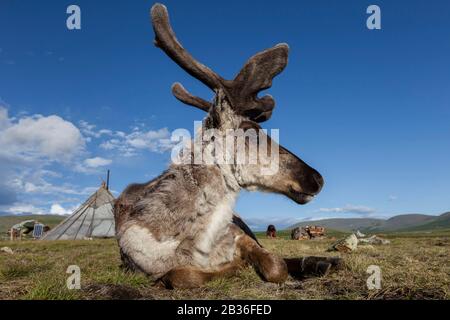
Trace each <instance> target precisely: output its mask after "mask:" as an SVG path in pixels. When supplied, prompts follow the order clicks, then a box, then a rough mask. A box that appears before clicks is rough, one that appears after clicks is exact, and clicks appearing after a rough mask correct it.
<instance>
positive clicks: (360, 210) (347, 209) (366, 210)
mask: <svg viewBox="0 0 450 320" xmlns="http://www.w3.org/2000/svg"><path fill="white" fill-rule="evenodd" d="M318 211H319V212H332V213H356V214H364V215H367V214H371V213H374V212H375V211H376V210H375V209H373V208H370V207H366V206H355V205H351V204H348V205H346V206H344V207H338V208H320V209H319V210H318Z"/></svg>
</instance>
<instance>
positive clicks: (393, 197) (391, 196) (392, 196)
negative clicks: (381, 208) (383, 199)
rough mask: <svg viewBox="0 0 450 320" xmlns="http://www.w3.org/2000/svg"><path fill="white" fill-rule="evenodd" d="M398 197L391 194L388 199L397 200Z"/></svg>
mask: <svg viewBox="0 0 450 320" xmlns="http://www.w3.org/2000/svg"><path fill="white" fill-rule="evenodd" d="M397 199H398V197H397V196H394V195H390V196H389V197H388V200H389V201H395V200H397Z"/></svg>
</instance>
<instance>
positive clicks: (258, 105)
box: [114, 4, 340, 288]
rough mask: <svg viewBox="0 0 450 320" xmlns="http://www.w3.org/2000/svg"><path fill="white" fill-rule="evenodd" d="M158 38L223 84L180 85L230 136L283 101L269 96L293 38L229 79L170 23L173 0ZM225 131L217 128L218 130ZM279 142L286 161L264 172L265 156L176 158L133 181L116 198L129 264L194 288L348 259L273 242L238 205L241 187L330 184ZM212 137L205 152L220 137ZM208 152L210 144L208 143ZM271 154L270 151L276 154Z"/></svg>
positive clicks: (290, 192) (297, 190) (305, 188)
mask: <svg viewBox="0 0 450 320" xmlns="http://www.w3.org/2000/svg"><path fill="white" fill-rule="evenodd" d="M151 20H152V24H153V29H154V32H155V45H156V47H159V48H160V49H161V50H162V51H164V52H165V53H166V54H167V55H168V56H169V57H170V58H171V59H172V60H173V61H175V62H176V63H177V64H178V65H179V66H180V67H181V68H183V69H184V70H185V71H186V72H187V73H189V74H190V75H191V76H193V77H194V78H196V79H198V80H200V81H201V82H202V83H203V84H205V85H206V86H207V87H209V88H210V89H211V90H212V91H213V92H214V93H215V98H214V100H213V101H212V102H209V101H206V100H204V99H202V98H199V97H196V96H194V95H192V94H190V93H189V92H188V91H187V90H186V89H185V88H184V87H183V86H182V85H181V84H179V83H176V84H174V85H173V87H172V92H173V94H174V95H175V97H176V98H177V99H178V100H180V101H181V102H183V103H185V104H188V105H191V106H194V107H196V108H199V109H201V110H204V111H205V112H207V115H206V118H205V119H204V121H203V123H202V127H203V129H211V128H213V129H215V130H216V131H217V132H219V135H220V134H222V135H225V134H226V131H227V130H229V129H240V130H243V131H244V132H246V131H247V130H255V131H256V132H258V133H261V132H262V130H261V127H260V125H259V123H261V122H264V121H266V120H268V119H269V118H270V117H271V115H272V111H273V109H274V106H275V102H274V99H273V98H272V97H271V96H269V95H266V96H263V97H261V98H259V97H258V93H259V92H260V91H262V90H265V89H267V88H270V87H271V85H272V79H273V78H274V77H275V76H276V75H278V74H279V73H280V72H281V71H282V70H283V69H284V68H285V66H286V64H287V60H288V51H289V47H288V45H286V44H278V45H276V46H275V47H273V48H270V49H267V50H264V51H262V52H260V53H258V54H256V55H254V56H253V57H252V58H250V59H249V60H248V61H247V63H246V64H245V65H244V67H243V68H242V70H241V71H240V72H239V73H238V75H237V76H236V77H235V78H234V80H225V79H223V78H222V77H221V76H219V75H218V74H216V73H215V72H214V71H212V70H211V69H210V68H208V67H206V66H204V65H203V64H201V63H200V62H198V61H197V60H195V59H194V58H193V57H192V56H191V55H190V54H189V53H188V52H187V51H186V50H185V49H184V48H183V47H182V45H181V44H180V42H179V41H178V40H177V38H176V37H175V34H174V32H173V30H172V28H171V26H170V22H169V16H168V12H167V9H166V7H165V6H164V5H162V4H155V5H154V6H153V7H152V9H151ZM216 138H217V137H216ZM266 138H267V139H268V141H269V143H268V144H269V149H270V147H272V148H273V147H274V146H277V147H278V148H279V149H278V150H279V170H278V172H277V173H275V174H273V175H264V174H261V167H262V166H263V164H261V162H260V161H258V163H256V164H248V165H242V164H237V163H232V164H220V163H213V164H203V163H202V164H193V163H188V164H176V163H172V164H171V165H170V167H169V168H168V170H166V171H165V172H164V173H162V174H161V175H160V176H159V177H157V178H156V179H154V180H152V181H150V182H148V183H144V184H132V185H129V186H128V187H127V188H126V189H125V190H124V191H123V193H122V194H121V195H120V196H119V198H118V199H117V201H116V203H115V206H114V215H115V221H116V235H117V239H118V244H119V247H120V253H121V259H122V262H123V266H124V267H125V268H126V269H128V270H134V271H141V272H144V273H145V274H147V275H149V276H151V277H152V278H153V279H155V280H156V283H157V284H159V285H161V286H165V287H167V288H194V287H199V286H202V285H203V284H204V283H206V282H207V281H210V280H212V279H215V278H217V277H226V276H232V275H234V274H236V272H238V271H239V270H240V269H241V268H243V267H245V266H247V265H251V266H253V267H254V269H255V270H256V272H257V273H258V274H259V275H260V276H261V278H262V279H263V280H265V281H269V282H274V283H282V282H284V281H285V280H286V279H287V276H288V273H290V274H292V275H294V276H303V275H307V274H325V273H327V272H328V271H329V270H330V268H331V267H338V266H339V265H340V260H339V259H337V258H327V257H304V258H295V259H283V258H281V257H279V256H277V255H275V254H273V253H270V252H269V251H268V250H267V249H265V248H263V247H262V246H261V245H260V244H259V243H258V241H257V240H256V238H255V236H254V235H253V233H252V232H251V231H250V229H249V228H248V226H247V225H246V224H245V223H244V222H243V221H242V219H241V218H240V217H239V216H237V215H236V214H235V213H234V211H233V207H234V204H235V200H236V197H237V195H238V194H239V192H240V190H241V189H247V190H262V191H268V192H275V193H280V194H283V195H286V196H287V197H289V198H290V199H292V200H293V201H295V202H296V203H298V204H306V203H307V202H309V201H310V200H312V199H313V198H314V196H315V195H317V194H318V193H319V192H320V190H321V189H322V186H323V183H324V181H323V178H322V176H321V175H320V174H319V173H318V172H317V171H316V170H315V169H313V168H311V167H310V166H308V165H307V164H306V163H305V162H303V161H302V160H301V159H299V158H298V157H297V156H295V155H294V154H293V153H291V152H290V151H288V150H287V149H285V148H283V147H282V146H279V145H278V144H276V142H275V141H272V140H271V139H270V137H268V136H266ZM212 140H213V139H210V140H209V141H208V140H207V141H204V142H203V144H202V148H203V151H206V150H209V149H208V148H209V147H210V145H211V144H212V143H213V141H212ZM205 153H206V156H207V157H208V152H205ZM266 160H267V159H266Z"/></svg>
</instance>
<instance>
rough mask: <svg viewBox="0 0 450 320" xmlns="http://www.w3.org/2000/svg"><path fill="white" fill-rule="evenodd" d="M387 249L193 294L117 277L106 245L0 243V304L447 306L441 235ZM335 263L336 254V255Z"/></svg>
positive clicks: (271, 245) (307, 250)
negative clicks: (370, 285) (337, 265)
mask: <svg viewBox="0 0 450 320" xmlns="http://www.w3.org/2000/svg"><path fill="white" fill-rule="evenodd" d="M391 240H392V243H391V245H388V246H375V247H370V246H369V247H360V249H358V251H356V252H354V253H350V254H340V255H341V256H342V257H343V258H344V259H345V263H346V267H345V268H344V269H343V270H341V271H339V272H337V273H334V274H330V275H328V276H326V277H321V278H310V279H306V280H303V281H297V280H295V279H292V278H290V279H289V280H288V281H287V282H286V283H285V284H283V285H275V284H271V283H265V282H263V281H261V280H260V279H259V278H258V276H257V275H256V274H255V272H254V271H253V270H251V269H246V270H243V271H241V272H240V274H239V275H238V276H237V277H235V278H232V279H219V280H216V281H213V282H211V283H209V284H208V285H207V286H206V287H204V288H200V289H195V290H164V289H158V288H156V287H153V286H152V283H151V281H149V279H147V278H146V277H145V276H143V275H140V274H131V273H124V272H122V271H121V270H120V269H119V267H118V266H119V264H120V259H119V255H118V249H117V245H116V242H115V241H114V240H95V241H72V242H65V241H59V242H45V241H42V242H35V241H22V242H14V243H12V242H0V247H2V246H9V247H11V248H12V249H13V250H14V251H15V254H14V255H9V254H6V253H0V299H449V298H450V293H449V285H450V265H449V256H450V254H449V248H450V240H449V238H448V236H447V235H445V234H441V235H437V236H436V235H428V236H424V235H421V236H420V237H416V236H414V237H408V236H406V235H402V236H401V237H394V238H391ZM261 242H262V243H263V245H264V246H265V247H267V248H268V249H269V250H271V251H273V252H277V253H279V254H281V255H283V256H286V257H287V256H289V257H296V256H303V255H328V256H329V255H336V254H335V253H328V252H326V248H327V247H328V246H329V245H330V243H331V242H332V240H327V239H324V240H313V241H290V240H285V239H278V240H267V239H262V240H261ZM337 255H339V254H337ZM72 264H75V265H78V266H79V267H80V268H81V272H82V274H81V286H82V289H81V290H68V289H67V288H66V279H67V277H68V276H69V275H68V274H66V269H67V267H68V266H69V265H72ZM372 264H374V265H378V266H380V268H381V270H382V277H383V281H382V289H381V290H375V291H373V290H368V289H367V287H366V279H367V277H368V274H366V270H367V267H368V266H369V265H372Z"/></svg>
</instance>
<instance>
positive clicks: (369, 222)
mask: <svg viewBox="0 0 450 320" xmlns="http://www.w3.org/2000/svg"><path fill="white" fill-rule="evenodd" d="M306 225H318V226H322V227H325V228H330V229H334V230H338V231H343V232H349V231H354V230H361V231H362V232H372V233H373V232H393V231H395V232H399V231H432V230H436V229H439V230H440V229H449V228H450V212H446V213H443V214H441V215H439V216H432V215H425V214H402V215H397V216H394V217H391V218H389V219H386V220H384V219H373V218H349V219H346V218H339V219H324V220H315V221H304V222H300V223H297V224H295V225H293V226H291V227H290V229H292V228H294V227H298V226H300V227H303V226H306Z"/></svg>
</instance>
